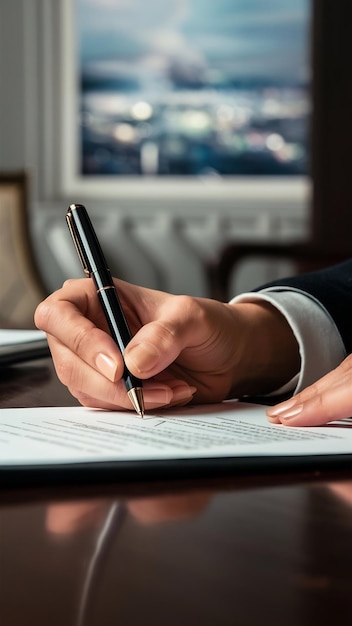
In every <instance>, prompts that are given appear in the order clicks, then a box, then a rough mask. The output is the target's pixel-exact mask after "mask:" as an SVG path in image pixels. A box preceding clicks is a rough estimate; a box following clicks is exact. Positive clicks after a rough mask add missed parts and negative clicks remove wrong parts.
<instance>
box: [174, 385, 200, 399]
mask: <svg viewBox="0 0 352 626" xmlns="http://www.w3.org/2000/svg"><path fill="white" fill-rule="evenodd" d="M172 391H173V395H172V401H173V402H175V401H176V402H180V401H181V400H188V399H189V400H190V399H191V398H192V396H194V394H195V393H196V391H197V387H191V386H190V385H180V386H179V387H174V388H173V390H172Z"/></svg>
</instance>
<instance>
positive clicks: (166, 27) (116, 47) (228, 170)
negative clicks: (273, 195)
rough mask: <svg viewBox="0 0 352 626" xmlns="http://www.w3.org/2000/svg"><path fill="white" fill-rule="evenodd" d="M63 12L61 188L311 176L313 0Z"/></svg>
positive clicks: (219, 184)
mask: <svg viewBox="0 0 352 626" xmlns="http://www.w3.org/2000/svg"><path fill="white" fill-rule="evenodd" d="M63 13H64V20H65V32H67V31H69V33H71V36H70V35H68V36H67V39H66V44H65V46H64V55H65V59H64V62H63V68H64V81H65V86H66V88H65V89H64V90H63V93H64V94H65V100H64V106H63V111H64V116H63V130H64V136H65V145H66V146H69V149H68V150H66V151H65V158H64V163H63V183H64V188H65V189H66V190H68V191H72V190H75V189H83V188H84V189H85V190H86V191H87V190H95V191H96V192H98V193H100V194H103V195H105V194H106V193H117V194H118V193H121V192H123V191H124V190H126V192H129V193H132V195H133V194H134V193H138V190H139V191H140V193H142V194H144V195H145V194H148V193H151V194H152V195H153V194H156V195H157V194H158V193H159V192H160V190H163V189H164V190H167V192H168V193H170V188H171V187H172V185H173V183H176V182H177V183H179V182H180V179H181V180H182V183H183V184H182V186H181V187H182V190H183V193H185V194H191V195H192V193H193V194H194V193H200V194H202V193H205V194H207V193H209V191H211V190H212V189H215V193H219V190H220V189H221V190H222V191H223V190H224V189H225V190H226V192H227V193H228V194H231V192H232V190H233V185H235V184H237V185H238V184H242V185H243V184H245V185H248V182H249V179H252V178H253V177H255V179H256V180H257V181H258V179H259V181H260V180H262V181H264V180H265V181H266V182H268V181H269V180H270V183H272V182H273V181H274V180H277V179H283V178H285V181H286V179H287V178H289V180H291V181H292V182H293V184H296V183H297V184H298V181H302V180H305V179H306V176H307V173H308V171H309V164H310V161H309V158H310V157H309V120H310V20H311V14H310V13H311V11H310V1H309V0H284V1H283V0H267V2H265V3H263V2H262V1H261V0H246V1H244V0H217V1H216V2H214V1H213V0H169V2H165V1H164V0H148V2H145V0H104V1H103V0H75V1H72V2H69V1H67V0H66V1H65V8H64V12H63ZM136 183H138V185H136ZM170 186H171V187H170ZM178 188H179V189H180V185H178Z"/></svg>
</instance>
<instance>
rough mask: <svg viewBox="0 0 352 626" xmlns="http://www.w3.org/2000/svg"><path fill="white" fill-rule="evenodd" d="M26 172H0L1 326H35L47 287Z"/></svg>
mask: <svg viewBox="0 0 352 626" xmlns="http://www.w3.org/2000/svg"><path fill="white" fill-rule="evenodd" d="M27 204H28V179H27V175H26V173H24V172H14V173H0V326H1V327H2V328H34V321H33V314H34V311H35V308H36V306H37V304H38V303H39V302H40V301H41V300H42V299H43V298H44V297H45V295H46V291H45V288H44V285H43V284H42V281H41V277H40V274H39V272H38V269H37V266H36V263H35V257H34V254H33V249H32V241H31V236H30V229H29V220H28V212H27Z"/></svg>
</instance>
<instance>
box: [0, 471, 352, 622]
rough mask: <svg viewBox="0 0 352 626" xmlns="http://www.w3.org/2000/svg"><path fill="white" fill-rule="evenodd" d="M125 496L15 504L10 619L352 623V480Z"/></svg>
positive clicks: (3, 606) (2, 592)
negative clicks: (351, 601) (351, 597)
mask: <svg viewBox="0 0 352 626" xmlns="http://www.w3.org/2000/svg"><path fill="white" fill-rule="evenodd" d="M127 491H128V490H126V488H125V492H124V495H122V496H121V495H120V496H119V495H118V494H119V489H118V487H117V488H116V495H113V493H110V495H107V493H105V494H104V492H103V489H102V493H103V495H101V496H99V495H98V494H97V493H95V495H94V496H92V497H91V498H89V497H88V496H87V494H86V493H85V494H84V495H83V496H82V497H78V495H77V497H72V495H71V496H70V497H69V498H66V499H64V498H62V499H61V500H60V499H57V498H53V499H51V498H50V494H49V495H48V494H47V496H46V499H44V498H43V499H42V500H37V501H31V500H30V499H28V500H27V501H24V500H22V502H20V501H16V498H13V501H12V502H11V499H10V498H8V499H7V503H5V502H4V503H3V505H2V507H1V508H0V529H1V533H0V555H1V572H2V573H1V578H0V583H1V584H0V621H1V625H2V626H10V625H11V626H13V625H15V626H22V625H26V626H28V625H30V626H31V625H32V624H33V625H36V626H38V625H39V626H40V625H42V624H43V625H44V624H45V625H47V624H50V626H56V625H60V626H62V625H63V624H64V625H65V626H70V625H71V624H72V625H75V626H81V625H82V624H84V625H87V626H88V625H98V624H99V626H101V625H102V624H103V625H104V626H110V625H115V624H117V625H137V624H147V625H150V626H152V625H153V626H154V625H159V624H168V625H170V626H176V625H177V626H179V624H186V625H188V624H190V625H193V624H201V625H203V624H204V625H206V626H207V625H210V624H211V625H213V624H216V625H217V624H219V625H221V626H222V625H226V626H227V625H230V624H236V625H237V624H239V625H242V624H244V625H246V626H247V625H248V626H252V625H253V626H254V625H255V626H257V625H258V624H260V623H261V622H262V617H263V616H265V618H266V619H265V623H272V624H281V623H284V624H285V625H289V626H290V625H293V624H294V625H297V626H298V625H301V624H307V625H308V624H318V623H319V624H327V623H328V621H327V620H328V617H329V619H330V623H331V622H332V620H333V623H334V624H338V623H341V624H342V623H344V624H348V623H350V620H351V618H352V608H351V603H350V588H351V584H350V583H351V574H350V570H351V567H350V564H351V562H352V541H351V539H352V504H351V502H352V497H350V494H352V482H351V483H349V482H343V481H335V482H323V483H320V482H316V483H310V482H307V483H299V484H291V485H290V484H286V485H281V486H280V485H277V486H275V485H271V486H269V485H267V486H262V487H259V486H256V485H255V481H254V482H253V484H252V485H251V486H250V485H247V486H243V485H242V486H240V487H239V488H238V487H237V486H236V484H233V485H232V486H231V484H230V483H229V482H228V483H227V484H226V483H225V484H224V486H223V487H222V486H221V484H220V483H219V484H218V485H217V486H216V487H215V486H213V489H209V488H206V486H204V485H203V487H199V486H197V485H196V484H195V485H194V486H193V488H192V487H191V486H189V487H188V489H187V491H184V492H182V491H180V490H179V487H177V486H176V488H175V489H174V488H173V486H172V484H170V485H169V488H166V489H165V488H164V492H163V491H161V492H160V493H158V492H153V491H151V492H150V493H149V494H148V490H147V489H146V490H145V493H144V494H140V495H138V494H137V493H136V492H135V491H134V489H133V488H132V489H131V494H130V495H129V494H128V493H127ZM340 616H341V618H340ZM342 616H343V618H342ZM339 619H340V622H339ZM342 619H343V620H344V621H342Z"/></svg>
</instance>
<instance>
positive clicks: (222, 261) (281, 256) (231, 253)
mask: <svg viewBox="0 0 352 626" xmlns="http://www.w3.org/2000/svg"><path fill="white" fill-rule="evenodd" d="M347 258H348V255H347V254H342V253H341V254H340V253H338V252H333V251H326V250H323V249H322V248H321V247H317V246H315V245H313V244H312V243H307V244H305V243H297V244H289V245H286V244H284V243H281V244H269V243H268V244H266V243H247V244H246V243H238V244H231V245H229V246H227V247H226V248H225V249H224V250H223V251H222V252H221V253H220V257H219V261H218V264H217V267H216V279H215V280H216V284H217V290H218V293H217V297H218V299H220V300H222V301H228V300H229V299H230V298H231V297H233V296H235V295H237V293H233V292H232V291H235V289H233V290H231V285H232V283H233V282H234V280H235V278H236V273H238V272H239V270H240V269H241V266H242V268H243V265H244V264H245V263H246V262H247V263H248V262H249V261H251V260H252V261H253V260H256V261H257V262H258V263H259V265H260V264H265V263H266V264H267V266H268V269H267V270H266V272H264V273H261V276H260V277H259V276H257V277H256V276H252V277H251V284H248V285H245V286H244V290H248V291H249V290H251V289H253V288H254V287H257V286H259V285H260V284H262V283H265V282H269V281H271V280H275V279H279V278H284V277H285V276H289V275H294V274H302V273H304V272H311V271H315V270H319V269H323V268H324V267H328V266H331V265H335V264H336V263H340V262H342V261H344V260H346V259H347ZM263 274H264V279H263ZM252 283H253V284H252ZM241 290H242V289H239V290H238V291H241Z"/></svg>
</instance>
